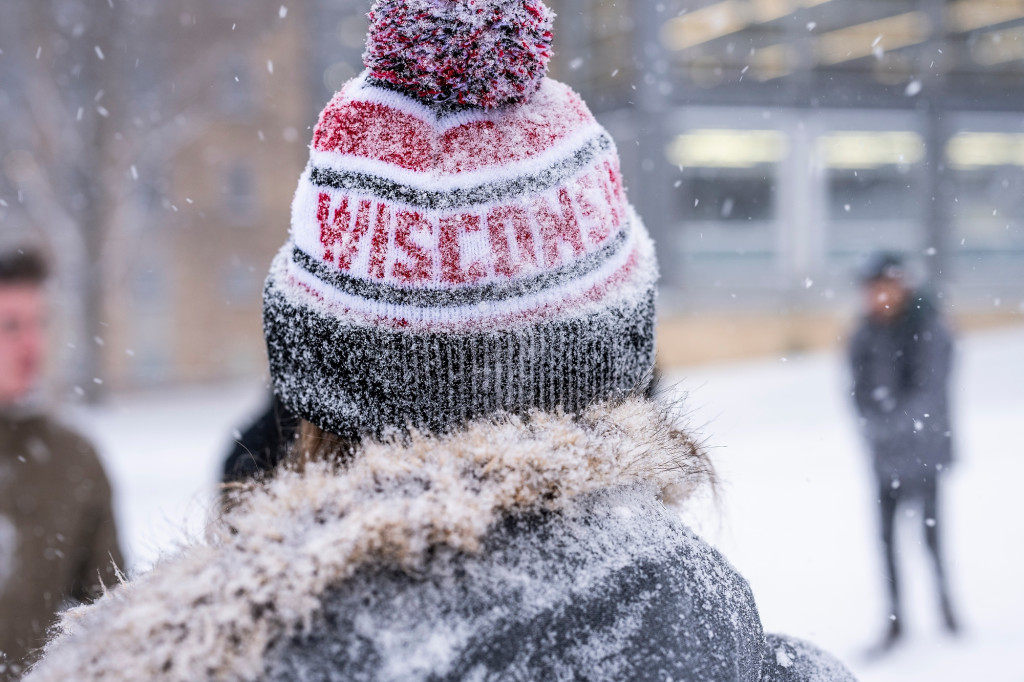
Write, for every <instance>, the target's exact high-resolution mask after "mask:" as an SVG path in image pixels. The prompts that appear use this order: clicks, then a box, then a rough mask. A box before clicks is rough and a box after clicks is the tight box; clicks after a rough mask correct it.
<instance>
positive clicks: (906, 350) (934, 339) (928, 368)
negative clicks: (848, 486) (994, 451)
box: [849, 253, 959, 653]
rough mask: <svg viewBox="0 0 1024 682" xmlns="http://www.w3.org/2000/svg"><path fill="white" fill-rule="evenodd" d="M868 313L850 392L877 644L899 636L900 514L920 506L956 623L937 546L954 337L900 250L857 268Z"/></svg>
mask: <svg viewBox="0 0 1024 682" xmlns="http://www.w3.org/2000/svg"><path fill="white" fill-rule="evenodd" d="M861 284H862V286H863V290H864V294H865V307H866V314H865V315H864V317H863V319H862V320H861V322H860V324H859V326H858V328H857V330H856V332H855V333H854V335H853V338H852V340H851V343H850V349H849V351H850V364H851V368H852V371H853V380H854V387H853V397H854V401H855V403H856V407H857V412H858V414H859V415H860V423H861V427H862V431H863V433H864V435H865V438H866V440H867V443H868V446H869V448H870V451H871V454H872V457H873V464H874V473H875V477H876V481H877V490H878V502H879V511H880V521H881V536H882V542H883V544H884V553H885V567H886V571H887V576H886V579H887V586H888V593H889V595H888V596H889V600H890V616H889V619H890V621H889V625H888V627H887V629H886V632H885V635H884V637H883V640H882V642H881V643H880V644H879V645H878V647H877V648H876V649H875V650H873V651H874V652H876V653H881V652H884V651H887V650H888V649H890V648H891V647H892V646H893V645H894V644H896V642H897V641H898V640H899V639H900V637H901V636H902V634H903V629H902V628H903V625H902V624H903V619H902V613H901V606H900V592H901V589H900V581H899V576H898V572H897V567H896V555H897V554H898V553H899V552H898V550H897V548H896V546H895V540H894V526H895V519H896V512H897V510H898V509H900V508H902V507H903V506H904V505H907V504H914V505H918V508H919V510H920V513H921V519H922V524H923V531H924V535H925V540H926V542H927V545H928V549H929V551H930V553H931V557H932V560H933V562H934V567H935V577H936V582H937V587H938V596H939V605H940V608H941V612H942V618H943V623H944V625H945V627H946V629H947V630H948V631H949V632H954V633H955V632H957V630H958V629H959V626H958V622H957V618H956V616H955V615H954V609H953V606H952V603H951V600H950V594H949V585H948V581H947V575H946V568H945V564H944V562H943V558H942V552H941V546H940V530H941V527H942V526H941V523H940V522H939V509H938V507H939V481H940V479H941V478H942V474H943V473H944V472H945V471H946V470H947V469H948V468H949V465H950V464H951V463H952V461H953V448H952V438H951V426H950V415H949V375H950V365H951V362H952V357H953V339H952V335H951V333H950V331H949V328H948V326H947V325H946V322H945V321H944V319H943V317H942V315H941V313H940V312H939V310H938V309H937V308H936V306H935V304H934V303H933V302H932V301H931V300H930V298H929V297H928V296H927V295H925V294H924V293H923V292H921V291H918V290H915V289H914V288H913V287H912V286H911V285H910V283H909V282H908V277H907V270H906V267H905V264H904V261H903V258H902V257H901V256H899V255H898V254H893V253H879V254H876V255H874V256H873V257H872V258H871V259H870V260H869V261H868V263H867V264H866V266H865V268H864V270H863V272H862V273H861Z"/></svg>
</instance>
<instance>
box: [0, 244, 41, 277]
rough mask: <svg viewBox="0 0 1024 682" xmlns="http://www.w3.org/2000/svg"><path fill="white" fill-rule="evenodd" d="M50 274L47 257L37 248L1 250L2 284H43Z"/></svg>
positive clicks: (0, 268)
mask: <svg viewBox="0 0 1024 682" xmlns="http://www.w3.org/2000/svg"><path fill="white" fill-rule="evenodd" d="M49 274H50V271H49V268H48V267H47V264H46V259H45V258H43V255H42V254H41V253H40V252H39V251H36V250H35V249H31V248H20V249H12V250H10V251H2V252H0V286H11V285H21V284H28V285H33V286H41V285H42V284H44V283H45V282H46V280H47V278H48V277H49Z"/></svg>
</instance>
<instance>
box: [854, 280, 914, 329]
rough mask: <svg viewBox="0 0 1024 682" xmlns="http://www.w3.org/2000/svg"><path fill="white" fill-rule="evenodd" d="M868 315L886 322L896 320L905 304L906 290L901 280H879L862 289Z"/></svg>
mask: <svg viewBox="0 0 1024 682" xmlns="http://www.w3.org/2000/svg"><path fill="white" fill-rule="evenodd" d="M864 292H865V295H866V297H867V300H866V303H867V309H868V314H869V315H870V316H871V317H873V318H875V319H876V320H881V321H883V322H888V321H890V320H892V319H894V318H896V317H897V316H898V315H899V314H900V313H901V312H903V307H904V306H905V305H906V303H907V295H908V289H907V287H906V285H905V284H904V283H903V281H902V280H898V279H888V278H884V277H883V278H881V279H876V280H875V281H873V282H868V284H867V285H865V287H864Z"/></svg>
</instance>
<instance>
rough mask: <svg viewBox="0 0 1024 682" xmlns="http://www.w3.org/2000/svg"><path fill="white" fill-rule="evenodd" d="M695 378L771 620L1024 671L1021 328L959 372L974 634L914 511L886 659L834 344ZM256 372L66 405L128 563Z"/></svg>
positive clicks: (968, 359)
mask: <svg viewBox="0 0 1024 682" xmlns="http://www.w3.org/2000/svg"><path fill="white" fill-rule="evenodd" d="M669 381H670V382H674V383H675V384H676V385H677V386H678V388H679V389H680V390H683V391H686V392H688V393H689V405H690V407H691V409H693V410H694V412H693V417H692V418H693V422H694V423H695V424H696V425H698V426H700V427H701V429H702V431H703V433H704V434H705V435H706V437H707V439H708V443H709V444H710V445H711V446H712V447H713V448H714V456H715V459H716V461H717V463H718V466H719V473H720V476H721V478H722V480H723V489H722V496H721V499H720V500H719V503H718V505H717V507H712V506H711V505H709V504H705V505H701V506H699V507H697V508H695V509H694V510H693V511H692V517H693V519H694V521H695V525H697V526H698V527H699V529H700V530H701V532H702V533H703V534H704V535H705V537H707V538H708V539H709V540H710V541H711V542H712V543H714V544H715V545H717V546H718V547H720V548H721V549H722V550H723V551H724V552H725V554H726V556H728V557H729V558H730V559H731V561H732V562H733V563H734V564H735V565H736V566H737V567H738V568H739V570H740V571H741V572H742V573H743V574H744V575H745V576H746V577H747V579H748V580H749V581H750V583H751V585H752V587H753V589H754V594H755V595H756V597H757V599H758V603H759V606H760V609H761V614H762V618H763V620H764V622H765V625H766V627H767V628H768V629H769V630H775V631H779V632H785V633H788V634H792V635H797V636H801V637H804V638H807V639H810V640H813V641H815V642H817V643H819V644H820V645H822V646H824V647H825V648H827V649H829V650H831V651H832V652H834V653H835V654H836V655H838V656H839V657H840V658H842V659H844V660H845V661H846V662H847V663H848V664H849V665H850V666H851V667H852V668H853V669H854V670H855V671H856V673H857V674H858V677H859V678H860V679H861V680H863V681H864V682H888V681H895V680H900V681H901V682H903V681H908V680H922V681H929V682H943V681H945V680H950V681H952V680H956V681H957V682H960V681H962V680H993V681H1003V680H1006V681H1024V657H1021V656H1020V652H1021V651H1024V618H1022V616H1021V614H1024V586H1022V582H1021V580H1020V574H1021V569H1020V564H1021V559H1022V558H1024V514H1021V513H1020V503H1019V498H1018V495H1019V494H1020V491H1019V489H1018V488H1019V486H1020V481H1022V480H1024V451H1022V445H1021V440H1020V433H1021V428H1020V424H1021V423H1022V415H1024V328H1020V329H1014V330H1010V331H1003V332H997V333H988V334H984V335H977V336H973V337H970V338H967V339H965V340H964V343H963V344H962V347H961V353H960V362H959V367H958V371H957V375H956V386H957V390H956V396H957V401H956V408H957V412H958V416H959V424H960V431H959V437H958V444H959V451H960V463H959V465H958V466H957V468H956V470H955V471H954V472H953V473H952V474H951V476H950V480H949V482H948V483H949V485H948V486H947V490H948V494H947V496H946V500H945V504H944V511H945V515H946V518H947V519H948V522H947V523H946V535H945V539H946V548H947V553H948V556H949V559H950V564H951V574H952V578H953V586H954V594H955V596H956V597H957V601H958V602H959V606H960V611H961V613H962V620H963V621H964V625H965V633H964V635H963V636H962V637H960V638H957V639H952V638H950V637H948V636H946V635H944V634H942V632H941V630H940V628H939V625H938V612H937V607H936V604H935V603H934V599H933V596H932V591H933V585H932V575H931V572H930V566H929V565H928V564H927V563H926V556H925V553H924V551H923V548H922V542H923V538H922V534H921V532H920V528H919V525H920V520H919V519H913V518H908V519H906V520H905V522H904V527H902V528H900V531H901V535H900V538H901V539H902V540H903V541H904V542H903V545H904V546H905V547H906V548H907V550H906V551H905V552H904V556H903V566H904V570H903V574H904V576H905V577H904V582H905V583H906V584H907V591H908V592H909V594H908V608H907V616H908V618H907V620H908V623H907V625H908V629H909V637H908V641H907V643H906V644H905V645H903V646H902V647H901V648H899V649H897V650H896V651H895V652H894V653H893V654H892V655H891V656H890V657H888V658H886V659H884V660H882V661H878V662H874V663H867V662H865V661H864V659H863V656H862V652H863V650H864V649H865V648H866V647H867V646H868V645H870V644H871V643H872V642H873V641H874V639H875V638H876V637H877V636H878V635H879V634H880V632H881V631H882V628H883V627H884V602H883V599H882V596H883V594H882V591H881V564H880V560H879V552H878V547H877V543H876V540H875V519H874V507H873V506H872V504H871V498H872V491H871V490H870V485H869V482H870V479H869V472H868V468H867V466H866V460H865V457H864V454H863V452H862V450H861V446H860V443H859V442H858V440H857V436H856V433H855V431H854V425H853V420H852V418H851V416H850V414H849V410H848V407H849V406H848V401H847V399H846V398H845V393H844V391H845V388H846V384H847V379H846V374H845V368H844V367H843V365H842V360H841V358H840V357H839V356H838V355H835V354H823V355H814V356H808V357H800V358H787V359H782V358H777V359H773V360H770V361H759V362H752V363H744V364H737V365H728V366H717V367H710V368H701V369H699V370H693V371H688V372H684V373H678V374H675V375H673V376H671V377H669ZM262 399H263V389H262V387H261V386H258V385H246V386H231V387H220V388H209V389H188V390H181V391H173V392H166V391H165V392H163V393H161V394H160V395H158V396H131V397H125V398H121V399H118V400H116V401H114V402H113V403H112V404H110V405H108V406H105V407H102V408H94V409H89V410H82V411H78V412H76V413H73V414H72V415H70V418H71V419H72V421H74V422H75V423H77V424H78V425H79V427H80V428H81V429H83V430H84V431H86V432H88V433H89V434H90V435H91V436H92V437H93V438H94V439H95V440H96V442H97V444H98V445H99V446H100V448H101V449H102V451H103V454H104V457H105V460H106V462H107V465H108V468H109V470H110V474H111V477H112V479H113V481H114V485H115V489H116V495H117V506H118V514H119V518H120V521H121V528H122V537H123V542H124V544H125V546H126V550H127V551H128V556H129V561H130V562H131V563H132V566H133V569H134V570H144V569H145V568H146V567H148V566H150V565H152V563H153V562H154V561H156V560H157V559H158V557H159V556H160V554H161V553H163V552H167V551H171V550H173V547H174V545H175V543H177V542H180V541H181V540H183V539H184V538H185V537H186V533H185V532H183V531H182V530H181V529H182V528H183V527H185V528H187V529H188V532H191V533H192V534H196V533H201V532H202V520H203V518H204V515H205V514H206V513H207V512H208V511H209V510H210V509H211V508H212V507H214V506H215V505H214V503H213V496H214V481H215V480H216V477H217V474H218V470H219V466H220V459H221V458H222V457H223V456H224V454H225V452H226V450H227V448H228V446H229V442H230V438H231V433H232V430H233V429H234V428H236V427H237V426H239V425H240V424H242V423H244V421H245V420H246V419H247V418H249V417H250V416H251V415H253V414H254V413H255V411H256V410H257V409H258V407H259V405H260V402H261V401H262Z"/></svg>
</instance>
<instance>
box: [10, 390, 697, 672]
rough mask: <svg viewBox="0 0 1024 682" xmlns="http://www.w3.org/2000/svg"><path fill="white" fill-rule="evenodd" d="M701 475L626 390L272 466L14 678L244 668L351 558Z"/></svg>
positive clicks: (70, 617) (656, 489) (411, 562)
mask: <svg viewBox="0 0 1024 682" xmlns="http://www.w3.org/2000/svg"><path fill="white" fill-rule="evenodd" d="M711 478H712V472H711V469H710V465H709V463H708V459H707V457H706V456H705V454H704V453H703V452H702V451H701V449H700V448H699V447H698V446H697V445H696V444H695V442H694V441H693V440H692V439H690V438H689V437H688V436H687V435H685V434H684V433H683V432H682V431H680V430H679V429H677V428H676V427H675V426H673V423H672V420H671V418H670V417H669V415H668V414H667V411H666V410H665V409H664V408H663V407H661V406H658V405H657V404H655V403H651V402H648V401H644V400H640V399H636V398H633V399H629V400H626V401H625V402H623V403H621V404H618V405H598V406H595V407H592V408H590V409H589V410H588V411H587V412H585V413H584V414H583V415H581V416H579V417H573V416H570V415H563V414H551V413H540V412H537V413H533V414H532V415H531V416H530V418H529V419H528V420H521V419H519V418H515V417H503V418H499V419H493V420H481V421H477V422H474V423H471V424H470V425H469V426H468V427H467V428H466V429H465V430H463V431H461V432H459V433H455V434H451V435H448V436H444V437H436V436H430V435H424V434H417V433H414V434H412V435H411V436H410V437H408V438H407V439H404V440H402V441H398V440H392V441H390V442H385V443H369V444H367V445H366V446H364V447H363V448H362V449H361V450H360V451H359V453H358V454H357V455H356V457H355V458H354V460H353V461H352V462H351V463H350V464H349V465H348V466H347V467H345V468H344V469H342V470H339V469H338V467H337V466H331V465H327V464H322V463H321V464H309V465H307V466H306V467H305V469H304V470H303V471H302V472H298V471H294V470H285V471H282V472H280V473H279V474H278V475H277V476H275V477H274V478H272V479H270V480H268V481H266V482H263V483H261V484H259V485H258V486H257V487H256V488H255V489H254V490H252V491H250V492H249V493H248V494H247V495H246V496H245V498H244V499H242V500H239V505H238V506H237V507H236V508H235V509H233V510H232V511H230V512H228V513H227V514H226V516H225V517H224V519H223V521H224V522H223V523H221V522H218V523H217V524H216V525H215V527H214V528H213V529H212V531H211V533H210V537H209V538H208V540H207V542H206V543H204V544H202V545H199V546H195V547H191V548H188V549H186V550H185V551H184V552H183V553H182V554H181V555H179V556H177V557H175V558H173V559H170V560H167V561H166V562H164V563H162V564H161V565H160V566H158V567H157V568H156V569H154V570H153V571H152V572H150V573H149V574H147V575H144V576H142V577H141V578H139V579H138V580H136V581H134V582H132V583H128V584H125V585H122V586H120V587H118V588H116V589H114V590H112V591H111V592H110V593H108V594H107V595H106V596H104V597H103V598H102V599H101V600H99V601H98V602H97V603H96V604H94V605H91V606H86V607H80V608H77V609H73V610H71V611H69V612H67V613H66V614H65V615H64V617H63V618H62V620H61V622H60V624H59V627H58V632H57V637H56V639H54V641H53V642H51V644H50V645H49V646H48V647H47V649H46V652H45V656H44V658H43V660H42V661H41V663H40V664H39V665H38V666H37V667H36V669H35V670H34V671H33V674H31V675H29V677H28V678H27V682H43V681H46V680H67V679H76V680H104V681H105V682H110V681H111V680H143V679H154V680H157V679H158V680H189V681H191V680H197V679H211V680H255V679H258V678H259V677H260V674H261V673H262V670H263V661H262V655H263V653H264V651H265V650H266V649H267V647H268V645H270V644H271V643H272V642H274V641H277V640H278V639H279V638H281V637H286V636H289V635H292V634H294V633H296V632H299V631H301V630H302V629H304V628H308V627H310V626H311V625H312V623H313V621H314V619H315V616H316V615H317V613H318V610H319V607H320V597H321V595H323V594H324V592H325V591H326V590H327V589H328V588H330V587H331V586H333V585H336V584H338V583H339V582H341V581H344V580H346V579H347V578H349V577H350V576H352V575H353V573H354V572H355V571H356V570H357V569H359V568H360V567H365V566H367V565H374V564H390V565H393V566H398V567H401V568H402V569H404V570H406V571H407V572H409V573H413V574H414V573H416V572H418V571H423V570H426V569H428V568H429V559H430V557H431V556H432V555H433V552H432V550H434V549H436V548H438V547H441V546H445V547H450V548H453V549H455V550H460V551H465V552H475V551H477V550H478V549H479V548H480V546H481V542H482V540H483V539H484V537H485V535H486V534H487V532H488V529H489V528H491V526H492V524H494V523H495V522H496V521H498V520H500V518H501V517H502V516H503V515H506V514H510V513H517V512H523V511H536V510H540V509H543V510H549V511H558V510H562V509H566V508H568V507H569V506H570V505H571V504H573V503H574V500H577V499H578V498H580V496H583V495H588V494H591V493H596V492H599V491H601V490H605V489H608V488H615V487H622V486H640V487H642V488H645V489H647V490H649V494H650V495H651V496H652V497H653V496H657V495H659V494H662V493H663V492H665V491H670V490H671V491H674V495H673V496H674V497H678V495H679V491H681V490H682V491H684V492H685V490H689V489H692V488H693V487H694V486H695V485H698V484H701V483H704V482H707V481H708V480H709V479H711Z"/></svg>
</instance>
